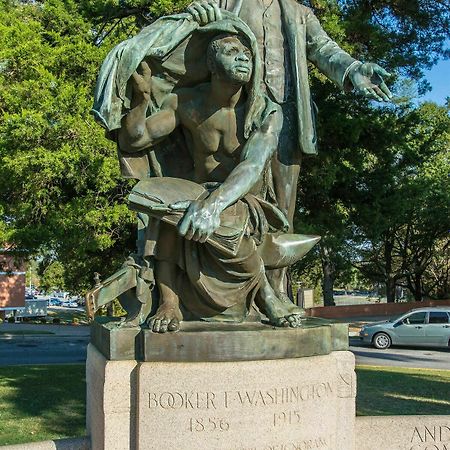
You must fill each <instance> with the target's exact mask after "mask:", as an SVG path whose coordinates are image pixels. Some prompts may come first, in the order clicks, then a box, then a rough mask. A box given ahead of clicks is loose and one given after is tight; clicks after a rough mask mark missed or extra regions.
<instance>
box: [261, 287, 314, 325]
mask: <svg viewBox="0 0 450 450" xmlns="http://www.w3.org/2000/svg"><path fill="white" fill-rule="evenodd" d="M255 300H256V306H258V308H259V309H260V310H261V312H263V313H264V314H265V315H266V316H267V318H268V319H269V322H270V323H271V324H272V325H274V326H276V327H291V328H298V327H301V325H302V319H303V318H304V317H305V310H304V309H302V308H299V307H298V306H297V305H294V303H292V302H291V300H290V299H289V297H288V296H287V295H286V294H282V293H281V294H280V295H279V296H278V295H276V294H275V292H274V290H273V289H272V287H271V286H270V284H269V283H268V282H267V279H264V280H263V282H262V286H261V289H260V291H259V293H258V296H257V297H256V299H255Z"/></svg>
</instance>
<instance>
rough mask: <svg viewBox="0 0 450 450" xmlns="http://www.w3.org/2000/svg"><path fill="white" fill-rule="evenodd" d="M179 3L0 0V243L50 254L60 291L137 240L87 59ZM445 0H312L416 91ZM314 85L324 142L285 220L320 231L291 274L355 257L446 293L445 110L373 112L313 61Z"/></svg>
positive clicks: (350, 263)
mask: <svg viewBox="0 0 450 450" xmlns="http://www.w3.org/2000/svg"><path fill="white" fill-rule="evenodd" d="M188 3H189V1H188V0H126V1H122V0H81V1H80V2H76V1H75V0H45V1H34V2H21V1H18V0H0V111H1V118H0V241H2V242H11V243H14V244H15V245H16V246H18V247H19V248H25V249H27V250H29V251H30V253H31V254H32V255H37V254H39V255H41V256H43V257H44V261H43V267H47V266H49V264H50V262H53V261H58V264H61V265H62V267H63V268H64V271H63V272H64V282H65V286H66V288H67V289H69V290H73V291H78V290H83V289H86V288H88V287H90V286H91V284H92V282H91V277H92V274H93V273H94V271H97V272H100V273H101V274H102V275H103V276H105V275H107V274H109V273H111V272H113V271H114V270H115V269H116V268H117V267H118V266H119V264H120V261H121V260H122V258H123V257H124V256H125V255H126V254H127V253H128V252H129V251H130V250H131V249H132V248H133V247H134V233H135V231H134V216H133V214H132V213H130V212H129V211H128V208H127V204H126V196H127V193H128V192H129V189H130V187H131V184H130V182H129V181H126V180H123V179H122V178H121V176H120V174H119V170H118V163H117V156H116V149H115V145H114V144H112V143H111V142H109V141H107V140H106V139H105V138H104V136H103V132H102V130H101V128H100V127H99V126H98V125H97V124H95V123H94V121H93V119H92V117H91V116H90V114H89V110H90V108H91V105H92V93H93V88H94V85H95V79H96V76H97V73H98V70H99V67H100V65H101V63H102V61H103V59H104V58H105V56H106V54H107V52H108V51H109V50H110V49H111V48H112V46H113V45H114V44H116V43H118V42H120V41H121V40H123V39H125V38H127V37H128V36H130V35H132V34H135V33H137V31H138V30H139V29H140V28H141V27H142V26H143V25H145V24H147V23H149V22H150V21H152V20H154V19H155V18H156V17H158V16H160V15H162V14H167V13H172V12H177V11H180V10H182V9H183V8H184V7H185V6H186V5H187V4H188ZM445 3H446V2H435V1H432V0H425V1H423V2H422V1H421V2H418V1H412V2H411V1H409V0H374V1H371V2H367V1H365V0H311V1H310V2H309V4H310V6H312V7H313V8H314V10H315V12H316V14H317V15H318V16H319V19H320V21H321V23H322V24H323V26H324V28H325V29H326V30H327V32H328V33H329V34H330V35H331V36H332V37H333V38H334V39H336V40H337V42H338V43H339V44H340V45H341V46H342V47H343V48H344V49H346V50H347V51H349V52H351V53H352V54H354V55H355V56H356V57H359V58H361V59H363V60H367V59H371V60H374V61H377V62H380V63H382V64H383V65H384V66H385V67H386V68H387V69H389V70H391V71H393V72H394V73H396V74H397V75H396V77H397V78H396V79H397V80H398V78H399V76H400V75H402V74H408V76H410V77H411V78H413V80H414V81H415V82H417V83H418V84H419V88H420V89H422V90H423V89H424V88H426V83H424V82H423V78H422V71H423V69H424V68H428V67H429V66H430V65H431V64H432V63H433V62H435V60H436V59H437V58H438V57H440V56H445V55H446V54H447V50H446V49H445V45H444V43H445V36H446V33H447V30H448V28H449V26H448V25H449V10H448V9H446V8H445ZM396 79H394V81H395V80H396ZM311 83H312V92H313V94H314V97H315V100H316V102H317V103H318V105H319V110H320V115H319V123H318V130H319V141H320V153H319V156H318V158H305V160H304V163H303V167H302V174H301V180H300V184H299V203H298V213H297V216H296V224H295V226H296V229H297V230H298V231H301V232H306V233H312V234H320V235H321V236H322V241H321V246H320V248H319V249H318V250H317V251H316V252H315V253H313V254H312V255H310V256H309V257H308V258H307V259H305V260H304V261H302V262H301V263H300V264H298V266H297V267H296V268H295V269H294V272H295V273H296V274H297V276H298V273H300V271H301V270H302V269H306V275H304V276H303V277H304V279H303V285H304V286H306V285H307V284H309V285H311V284H314V285H318V284H320V283H321V281H323V274H324V273H326V274H327V276H326V278H327V279H328V281H329V282H330V283H331V284H330V283H328V286H332V285H333V282H334V281H335V280H339V282H341V283H342V282H344V281H345V280H347V279H350V278H352V277H353V278H354V272H352V267H355V266H356V267H359V268H360V269H361V270H362V273H363V275H364V276H365V277H366V278H369V280H370V281H372V282H380V281H382V282H384V283H391V284H392V283H397V282H398V283H403V284H404V285H405V286H408V287H409V289H410V290H416V291H417V290H421V291H424V292H428V293H429V295H435V296H442V295H444V294H443V292H448V289H447V288H443V287H442V286H444V285H445V281H443V280H445V279H447V280H448V276H447V278H446V277H445V273H443V272H439V274H438V273H437V272H436V267H435V266H436V265H438V264H439V263H438V261H441V260H440V259H439V257H441V256H442V251H446V249H448V245H447V239H446V236H445V235H443V230H444V228H445V227H448V212H449V211H448V205H449V204H450V202H448V200H449V199H448V192H449V189H448V177H447V172H448V165H449V162H448V154H447V153H446V151H448V125H449V124H448V110H446V109H445V108H440V107H437V106H436V105H432V104H425V105H422V106H421V107H420V108H412V107H411V106H408V105H406V106H405V105H404V104H398V105H397V106H392V107H391V106H388V107H383V108H381V107H379V105H374V104H372V103H371V102H369V101H366V100H363V99H361V98H359V97H357V96H355V95H352V94H350V95H344V94H342V93H339V92H337V90H336V88H335V87H334V86H333V85H332V84H331V83H330V82H329V81H328V80H327V79H326V78H325V77H324V76H323V75H322V74H320V73H319V72H318V71H317V70H315V69H313V68H312V77H311ZM402 83H403V84H405V82H404V81H402V80H401V79H400V81H398V82H397V84H402ZM436 252H438V254H439V255H437V254H436ZM444 259H445V258H444ZM433 264H434V266H433ZM50 267H51V266H49V270H50ZM430 267H434V269H433V270H431V269H430ZM52 270H53V269H52ZM52 277H54V274H53V275H52ZM433 277H434V278H433ZM49 278H51V277H50V275H49ZM431 279H435V280H439V281H435V282H432V281H430V280H431ZM428 281H430V282H428ZM418 282H419V284H420V282H421V283H422V286H417V283H418ZM48 283H49V284H52V283H54V282H53V281H48ZM442 283H443V284H442ZM447 286H448V281H447ZM306 287H309V286H306ZM446 289H447V290H446ZM328 290H329V289H328ZM331 301H332V299H331Z"/></svg>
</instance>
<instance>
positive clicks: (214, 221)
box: [87, 0, 390, 332]
mask: <svg viewBox="0 0 450 450" xmlns="http://www.w3.org/2000/svg"><path fill="white" fill-rule="evenodd" d="M258 2H259V3H258ZM258 2H257V1H256V0H255V2H253V1H248V2H244V3H243V2H242V1H235V2H234V3H233V2H232V1H228V2H227V5H222V4H221V5H220V6H221V7H224V6H226V9H228V10H229V11H226V10H221V9H219V8H218V6H217V4H215V3H214V2H211V3H210V4H207V3H202V4H193V5H192V6H191V7H190V8H189V9H188V12H187V13H184V14H178V15H174V16H167V17H163V18H161V19H159V20H158V21H156V22H154V23H153V24H151V25H150V26H148V27H146V28H144V29H143V30H142V31H141V33H139V35H137V36H136V37H134V38H132V39H129V40H128V41H125V42H123V43H121V44H119V46H117V47H116V48H115V49H113V51H112V52H111V53H110V54H109V55H108V57H107V58H106V60H105V62H104V64H103V66H102V70H101V72H100V75H99V79H98V82H97V88H96V95H95V97H96V101H95V104H94V109H93V113H94V115H95V117H96V119H97V120H98V121H99V122H100V123H101V124H102V125H103V126H104V127H105V128H106V129H107V132H108V135H109V137H110V138H111V139H114V140H115V141H116V142H117V144H118V149H119V160H120V163H121V169H122V174H123V175H124V176H126V177H131V178H136V179H139V180H140V181H139V183H138V184H137V185H136V186H135V187H134V189H133V191H132V193H131V194H130V207H131V208H132V209H134V210H136V211H137V212H138V218H139V231H138V249H137V252H136V253H135V254H132V255H131V256H130V258H129V259H128V260H127V262H126V263H125V264H124V266H123V267H122V269H121V270H119V271H118V272H117V273H116V274H114V275H113V276H111V277H110V278H109V279H107V280H105V281H104V282H103V283H100V284H98V285H97V286H96V287H95V288H94V289H93V291H91V292H90V293H89V294H88V302H87V304H88V310H89V312H90V314H91V315H93V313H94V312H95V310H96V309H98V308H99V307H100V306H101V305H104V304H106V303H108V302H110V301H112V300H113V299H114V298H116V297H118V298H119V299H120V301H121V303H122V304H123V306H124V307H125V309H126V310H127V312H128V316H127V318H126V319H125V321H124V322H123V325H122V326H137V325H142V324H145V323H148V324H149V326H150V328H151V329H152V330H153V331H154V332H166V331H177V330H179V329H180V322H181V321H182V320H203V321H212V322H214V321H230V322H241V321H244V320H246V318H247V316H248V315H249V312H250V311H251V308H252V306H253V305H256V307H257V308H258V309H259V311H260V312H261V313H263V314H264V315H265V316H266V317H267V319H268V323H269V324H271V325H276V326H288V327H289V326H290V327H293V328H295V327H298V326H300V325H301V319H302V317H303V315H304V311H303V310H301V309H300V308H298V307H297V306H295V305H294V304H293V303H292V302H291V301H290V300H289V298H287V296H286V295H285V292H284V288H283V277H284V274H285V271H286V268H287V267H288V266H289V265H290V264H292V263H294V262H296V261H297V260H298V259H300V258H301V257H302V256H303V255H304V254H305V253H306V252H307V251H309V250H310V249H311V248H312V247H313V246H314V245H315V243H317V242H318V240H319V238H318V237H316V236H304V235H295V234H292V218H293V213H294V209H293V207H294V204H295V196H296V184H297V177H298V172H299V164H300V153H301V152H300V151H298V150H297V149H298V147H299V146H300V148H301V150H302V151H303V152H305V153H314V152H315V151H316V150H315V144H316V142H315V133H314V121H313V116H312V110H313V105H312V103H311V101H310V96H309V86H308V83H307V72H306V69H307V67H306V63H307V62H306V61H307V60H306V58H307V57H308V58H309V59H310V60H312V61H313V62H314V63H316V65H318V67H319V68H320V69H321V70H323V71H324V72H325V73H326V74H327V75H329V76H330V77H331V78H332V79H333V80H334V81H336V82H337V83H338V84H340V85H341V86H342V87H345V86H347V87H351V83H352V84H353V86H354V87H356V88H360V86H362V85H363V84H365V85H367V89H368V91H367V94H370V95H375V94H376V95H377V96H378V95H379V96H380V97H382V98H383V99H387V98H388V96H389V95H390V93H389V91H388V89H387V87H386V86H385V84H384V82H383V81H382V79H381V77H380V76H379V73H381V71H382V69H381V68H379V67H378V66H376V65H363V64H362V63H360V62H358V61H355V60H354V59H353V58H351V57H350V56H349V55H348V54H347V53H345V52H343V51H342V50H341V49H340V48H339V47H338V46H337V45H336V44H335V43H334V42H333V41H331V40H330V39H329V38H328V36H327V35H326V34H325V32H324V31H323V30H322V28H321V27H320V25H319V23H318V21H317V19H316V18H315V17H314V15H313V14H312V12H311V10H309V9H307V8H305V7H303V6H301V5H299V4H297V3H296V2H295V1H294V0H272V1H270V2H268V3H267V4H266V2H265V1H264V2H263V1H262V0H258ZM253 3H258V5H255V14H254V15H252V14H250V9H249V8H251V4H253ZM256 6H257V7H256ZM288 8H292V10H290V12H289V14H290V15H288V14H287V9H288ZM246 11H247V12H246ZM238 15H239V16H240V17H241V18H242V17H243V18H244V19H245V21H247V22H248V24H246V23H245V22H244V21H243V20H241V18H239V17H238ZM269 17H273V19H271V20H270V21H268V18H269ZM294 19H295V20H294ZM265 21H266V22H265ZM269 25H270V26H269ZM295 27H297V28H295ZM271 33H272V34H271ZM295 33H297V35H298V36H297V37H298V38H295V39H293V38H292V35H293V34H295ZM285 67H286V68H288V70H285V69H284V68H285ZM294 67H295V70H294ZM349 80H351V82H350V81H349ZM371 80H372V81H374V83H375V84H372V81H371ZM358 83H359V84H358ZM378 85H379V87H378ZM294 117H296V118H297V120H292V119H293V118H294ZM155 284H156V286H157V289H153V288H154V286H155Z"/></svg>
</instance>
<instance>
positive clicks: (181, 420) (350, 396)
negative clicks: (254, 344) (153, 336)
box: [87, 337, 356, 450]
mask: <svg viewBox="0 0 450 450" xmlns="http://www.w3.org/2000/svg"><path fill="white" fill-rule="evenodd" d="M225 338H226V337H224V339H225ZM180 350H182V349H180ZM161 351H163V349H161ZM354 367H355V363H354V356H353V354H352V353H350V352H348V351H343V350H342V351H332V352H331V353H329V354H325V355H320V356H308V357H303V358H285V359H268V360H259V361H257V360H250V361H228V362H211V361H197V362H161V361H144V362H139V361H136V360H128V361H126V360H125V361H109V360H107V359H106V358H105V357H104V356H103V355H102V354H101V353H100V352H99V351H98V350H97V349H96V348H95V347H94V346H93V345H92V344H91V345H90V346H89V349H88V361H87V384H88V396H87V399H88V400H87V409H88V418H87V421H88V433H89V434H90V436H91V442H92V448H93V449H95V450H152V449H155V450H156V449H158V450H160V449H174V450H175V449H176V450H194V449H195V450H200V449H205V450H306V449H308V450H310V449H326V450H353V449H354V427H355V395H356V377H355V372H354Z"/></svg>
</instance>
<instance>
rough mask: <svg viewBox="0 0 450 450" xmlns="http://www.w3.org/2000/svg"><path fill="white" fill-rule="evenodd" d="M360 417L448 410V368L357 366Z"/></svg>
mask: <svg viewBox="0 0 450 450" xmlns="http://www.w3.org/2000/svg"><path fill="white" fill-rule="evenodd" d="M356 372H357V376H358V393H357V397H356V410H357V415H359V416H369V415H370V416H372V415H373V416H390V415H410V414H424V415H434V414H436V415H439V414H444V415H446V414H448V412H449V410H450V371H447V372H446V371H427V370H420V369H409V370H408V369H396V368H391V369H388V370H384V369H383V370H381V369H376V368H372V367H370V368H369V367H367V368H366V367H359V368H357V370H356Z"/></svg>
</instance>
